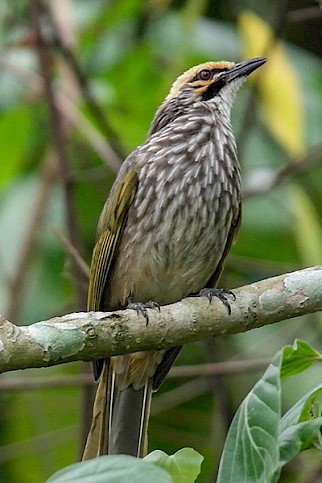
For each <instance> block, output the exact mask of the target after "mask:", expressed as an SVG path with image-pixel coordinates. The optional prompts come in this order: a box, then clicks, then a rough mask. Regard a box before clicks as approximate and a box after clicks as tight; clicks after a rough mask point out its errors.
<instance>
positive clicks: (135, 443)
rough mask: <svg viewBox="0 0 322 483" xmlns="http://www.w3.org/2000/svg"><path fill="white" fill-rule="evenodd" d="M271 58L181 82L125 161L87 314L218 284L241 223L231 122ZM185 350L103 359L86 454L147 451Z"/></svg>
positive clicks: (218, 66)
mask: <svg viewBox="0 0 322 483" xmlns="http://www.w3.org/2000/svg"><path fill="white" fill-rule="evenodd" d="M265 62H266V59H265V58H264V57H257V58H251V59H248V60H244V61H241V62H238V63H234V62H228V61H217V62H216V61H209V62H205V63H202V64H200V65H197V66H194V67H191V68H190V69H189V70H187V71H186V72H184V73H183V74H182V75H180V76H179V77H178V78H177V79H176V80H175V82H174V83H173V84H172V86H171V89H170V92H169V94H168V95H167V97H166V98H165V100H164V101H163V103H162V104H161V105H160V107H159V108H158V109H157V111H156V113H155V116H154V118H153V121H152V123H151V127H150V130H149V132H148V135H147V139H146V141H145V142H144V143H143V144H142V145H141V146H139V147H137V148H136V149H135V150H134V151H133V152H132V153H131V154H129V156H128V157H127V158H126V159H125V160H124V162H123V163H122V166H121V168H120V170H119V172H118V174H117V177H116V180H115V182H114V185H113V187H112V189H111V191H110V194H109V196H108V198H107V201H106V203H105V205H104V208H103V210H102V213H101V216H100V218H99V222H98V227H97V237H96V244H95V247H94V250H93V255H92V263H91V269H90V279H89V280H90V281H89V290H88V306H87V309H88V311H115V310H121V309H125V308H131V309H135V310H137V312H138V314H142V315H143V316H144V318H145V320H146V323H148V317H149V315H148V314H149V308H160V307H161V310H162V305H167V304H171V303H174V302H177V301H180V300H181V299H183V298H184V297H186V296H189V295H192V294H195V295H198V294H200V295H201V296H207V297H208V298H209V299H210V300H211V297H212V296H219V297H220V298H221V299H222V300H223V302H224V303H225V305H227V306H228V308H229V307H230V305H229V303H228V302H227V298H226V295H227V294H225V293H224V292H221V291H220V289H217V288H216V285H217V283H218V279H219V277H220V274H221V272H222V269H223V265H224V261H225V259H226V256H227V254H228V251H229V249H230V247H231V245H232V243H233V242H234V241H235V239H236V235H237V233H238V229H239V226H240V221H241V174H240V165H239V162H238V158H237V150H236V142H235V139H234V135H233V132H232V128H231V123H230V112H231V107H232V104H233V101H234V99H235V95H236V93H237V91H238V89H239V88H240V86H241V85H242V84H243V82H244V81H245V79H246V78H247V76H248V75H249V74H251V73H252V72H253V71H255V70H256V69H258V68H259V67H260V66H262V65H263V64H264V63H265ZM180 349H181V347H173V348H171V349H169V350H162V351H161V350H160V351H155V350H150V351H144V352H143V351H142V352H135V353H132V354H125V355H118V356H113V357H111V358H110V359H105V360H100V361H97V362H95V363H94V373H95V377H96V379H99V384H98V389H97V392H96V397H95V401H94V406H93V418H92V423H91V428H90V430H89V434H88V437H87V442H86V446H85V450H84V454H83V460H87V459H91V458H95V457H97V456H100V455H103V454H128V455H132V456H136V457H144V455H145V454H146V452H147V426H148V420H149V412H150V405H151V395H152V392H153V391H155V390H157V389H158V387H159V386H160V384H161V383H162V381H163V379H164V377H165V375H166V374H167V372H168V370H169V369H170V367H171V365H172V364H173V362H174V360H175V358H176V357H177V355H178V353H179V351H180Z"/></svg>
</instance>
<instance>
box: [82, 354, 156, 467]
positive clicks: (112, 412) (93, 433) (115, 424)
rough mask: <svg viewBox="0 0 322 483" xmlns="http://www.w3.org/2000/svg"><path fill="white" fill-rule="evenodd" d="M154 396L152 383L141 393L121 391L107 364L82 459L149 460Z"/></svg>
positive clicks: (97, 394) (142, 389)
mask: <svg viewBox="0 0 322 483" xmlns="http://www.w3.org/2000/svg"><path fill="white" fill-rule="evenodd" d="M151 396H152V381H151V380H150V381H149V382H147V383H146V384H145V385H144V386H143V387H142V388H141V389H139V390H136V389H134V388H133V386H129V387H127V388H126V389H122V390H119V389H117V387H116V385H115V373H114V371H113V369H112V368H111V367H109V364H108V362H106V363H105V364H104V367H103V370H102V373H101V376H100V380H99V385H98V388H97V392H96V397H95V401H94V407H93V419H92V424H91V428H90V430H89V433H88V436H87V441H86V446H85V450H84V454H83V458H82V459H83V460H88V459H91V458H96V456H101V455H104V454H129V455H133V456H137V457H143V456H145V454H146V452H147V426H148V421H149V415H150V406H151Z"/></svg>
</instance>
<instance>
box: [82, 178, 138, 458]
mask: <svg viewBox="0 0 322 483" xmlns="http://www.w3.org/2000/svg"><path fill="white" fill-rule="evenodd" d="M137 182H138V181H137V174H136V171H135V170H132V171H130V170H128V171H126V172H125V173H124V174H123V175H122V176H121V178H120V180H119V182H118V183H117V184H116V185H115V188H114V189H113V191H112V192H111V194H110V197H109V198H108V200H107V202H106V204H105V206H104V209H103V211H102V214H101V217H100V221H99V224H98V229H97V242H96V245H95V248H94V251H93V257H92V264H91V271H90V282H89V289H88V300H87V309H88V310H101V309H102V308H103V304H102V298H103V296H104V292H105V287H106V283H107V282H108V279H109V277H110V271H111V269H112V264H113V260H114V258H115V254H116V250H117V246H118V244H119V242H120V240H121V238H122V233H123V230H124V226H125V224H126V220H127V215H128V210H129V207H130V206H131V203H132V201H133V198H134V195H135V191H136V188H137ZM102 362H103V363H102ZM93 368H94V374H95V378H96V379H97V378H98V376H99V375H100V373H101V372H102V371H103V372H102V374H101V378H100V382H99V386H98V389H97V392H96V397H95V402H94V407H93V418H92V424H91V428H90V431H89V434H88V437H87V443H86V447H85V450H84V454H83V460H87V459H90V458H95V457H96V456H98V455H101V454H104V452H105V446H106V423H107V421H106V418H107V417H108V413H107V411H108V409H109V408H108V407H107V406H108V401H109V398H110V394H109V390H110V389H109V387H110V386H109V385H108V374H109V371H108V361H107V360H106V361H97V362H95V363H94V367H93Z"/></svg>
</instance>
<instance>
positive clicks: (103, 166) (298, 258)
mask: <svg viewBox="0 0 322 483" xmlns="http://www.w3.org/2000/svg"><path fill="white" fill-rule="evenodd" d="M43 4H44V5H45V7H46V8H45V12H44V15H43V16H42V23H43V27H44V31H45V32H46V34H47V35H48V39H49V40H50V39H53V40H55V36H57V32H59V36H60V37H61V38H62V40H63V43H65V44H66V45H68V46H69V48H70V49H71V51H72V52H73V53H74V56H75V58H76V61H77V63H78V65H79V66H80V68H81V70H82V72H83V73H84V75H85V78H86V79H87V82H88V83H89V86H90V91H91V93H92V95H93V97H94V99H95V100H96V102H97V104H98V106H99V107H100V108H101V109H102V111H103V112H104V114H105V116H106V118H107V120H108V122H109V124H110V126H111V127H112V128H113V131H115V133H116V134H115V135H114V139H113V136H112V137H109V138H108V139H107V141H108V142H109V143H110V145H111V146H115V140H117V141H118V144H119V145H120V146H121V147H122V148H121V149H122V150H123V151H124V156H125V155H126V154H128V153H129V152H130V151H131V150H133V149H134V148H135V147H136V146H137V145H138V144H140V143H142V142H143V141H144V139H145V136H146V133H147V131H148V128H149V123H150V122H151V119H152V117H153V114H154V112H155V110H156V108H157V106H158V105H159V104H160V102H162V100H163V98H164V97H165V95H166V94H167V92H168V89H169V86H170V84H171V82H172V81H173V80H174V79H175V78H176V76H177V75H178V74H180V73H181V72H182V71H183V70H184V69H187V68H188V67H190V66H191V65H193V64H196V63H199V62H203V61H205V60H216V59H218V60H220V59H223V58H224V59H227V60H239V59H243V58H247V57H250V56H253V55H265V56H267V57H268V59H269V62H268V63H267V64H266V66H265V67H263V68H262V69H261V72H258V76H257V78H255V79H254V82H249V83H246V84H245V86H244V87H243V88H242V90H241V92H240V95H239V96H238V99H237V100H236V103H235V106H234V109H233V115H232V123H233V128H234V132H235V135H236V139H237V141H238V147H239V153H240V161H241V163H242V167H243V180H244V188H245V191H246V192H247V190H254V191H255V192H256V190H260V189H261V188H262V187H263V186H264V187H265V186H266V184H267V182H269V180H270V179H271V177H272V175H274V173H275V172H276V170H278V169H280V168H281V167H282V166H284V165H285V164H286V163H292V162H294V166H295V167H296V163H297V162H298V159H299V158H297V157H296V156H298V155H299V154H301V155H303V156H304V157H305V156H306V155H307V157H306V158H304V160H305V162H303V166H302V168H303V169H302V174H301V175H299V174H297V175H296V176H292V169H290V170H289V172H290V173H291V176H289V177H288V178H287V179H285V181H284V182H283V183H281V184H280V185H279V186H278V187H275V188H272V189H268V190H267V191H266V192H264V194H262V195H261V196H259V195H258V194H257V195H253V196H252V197H250V198H249V199H247V202H245V204H244V215H243V223H242V228H241V231H240V235H239V238H238V241H237V243H236V244H235V246H234V247H233V249H232V251H231V254H230V256H229V258H228V261H227V264H226V270H225V273H224V276H223V278H222V281H221V284H222V285H223V286H229V287H236V286H239V285H243V284H247V283H250V282H252V281H254V280H257V279H260V278H265V277H269V276H273V275H274V274H280V273H284V272H286V271H291V270H296V269H298V268H301V267H304V266H307V265H310V264H312V263H315V264H317V263H321V262H320V260H321V259H322V245H321V218H322V203H321V198H322V188H321V187H322V168H321V160H322V154H321V155H320V156H316V155H315V161H314V162H312V159H311V157H310V152H311V151H310V150H311V149H312V148H314V147H315V146H318V145H319V144H320V143H321V132H322V109H321V107H322V106H321V104H322V102H321V98H322V70H321V60H320V58H319V53H320V49H321V46H320V37H319V25H320V22H321V13H320V10H319V8H318V4H317V2H308V1H304V0H302V1H300V0H297V1H292V2H289V3H288V2H286V1H282V2H281V1H279V0H275V1H273V2H270V1H268V0H264V1H262V2H257V1H255V0H241V1H239V2H233V1H224V0H219V1H217V2H211V1H210V0H202V1H198V0H174V1H170V0H148V1H143V0H123V1H122V2H121V1H112V0H109V1H103V0H92V1H91V2H88V1H85V0H64V1H63V0H61V1H60V2H54V0H51V1H47V2H43ZM0 18H1V26H2V27H1V31H0V44H1V54H0V65H1V76H0V93H1V95H0V146H1V160H2V162H1V170H0V196H1V197H0V206H1V210H0V232H1V234H2V236H1V243H0V312H1V313H2V315H3V316H5V317H8V318H10V320H12V321H13V322H16V323H21V324H27V323H32V322H35V321H37V320H44V319H46V318H49V317H51V316H53V315H56V314H63V313H66V312H69V311H73V310H77V309H78V307H79V305H77V297H76V293H75V288H74V283H73V273H72V270H71V263H70V261H69V257H68V255H66V251H65V249H64V247H63V246H62V244H61V242H60V241H59V240H58V239H57V237H56V235H55V234H54V233H53V231H52V228H51V227H52V225H54V226H55V227H56V229H58V230H59V231H60V232H62V233H63V234H65V236H67V238H68V237H69V234H68V230H67V228H66V207H65V202H64V196H63V190H62V185H61V180H60V177H59V174H58V170H57V163H56V158H55V154H54V152H55V151H54V146H53V140H52V133H51V126H50V121H49V111H48V103H47V100H46V98H45V96H44V94H43V90H42V84H41V78H40V77H39V73H40V70H39V66H38V58H37V53H36V49H35V41H34V35H33V31H32V29H31V26H30V25H31V24H30V11H29V5H28V2H10V1H9V0H0ZM52 43H53V44H54V45H53V46H52V47H48V49H49V51H50V55H51V76H52V80H53V87H54V89H55V93H56V95H57V96H61V95H62V94H63V95H65V96H67V97H68V98H69V99H70V100H71V101H72V103H73V104H74V105H75V106H76V122H74V123H72V124H71V123H70V117H69V118H67V117H66V116H64V131H65V136H66V145H65V148H66V153H67V159H68V163H69V169H70V174H71V176H72V179H73V189H74V194H75V199H76V206H77V212H76V216H77V223H78V227H79V231H80V238H81V241H82V254H83V256H84V258H85V259H86V260H87V261H88V262H89V261H90V256H91V250H92V247H93V243H94V237H95V228H96V223H97V219H98V216H99V213H100V210H101V208H102V205H103V203H104V201H105V198H106V196H107V194H108V191H109V189H110V186H111V184H112V182H113V179H114V175H115V173H114V171H113V169H111V168H110V167H109V165H108V156H106V157H105V160H102V156H101V155H100V152H99V151H98V150H97V149H96V148H95V142H94V137H95V134H100V133H101V134H103V135H104V137H105V138H106V135H105V132H104V129H103V126H102V123H101V122H100V121H99V119H98V117H97V116H95V114H93V111H92V110H91V109H90V106H89V105H88V103H86V102H85V100H84V96H83V94H82V93H81V92H80V90H79V88H78V82H77V80H76V79H75V75H74V73H73V71H72V69H71V68H70V62H69V60H68V58H67V57H66V55H64V52H62V49H61V48H60V46H59V44H58V45H57V44H55V42H52ZM63 104H64V106H63V107H64V109H65V110H64V111H63V112H64V113H66V112H67V108H68V104H67V103H66V102H63ZM77 113H78V115H77ZM81 115H83V116H85V117H86V119H87V120H88V122H90V125H91V126H92V130H89V129H86V128H85V129H84V128H83V129H82V128H81V121H80V119H81ZM65 117H66V118H65ZM93 133H94V134H93ZM320 145H321V144H320ZM294 171H295V169H294ZM84 283H85V282H84ZM321 329H322V328H321V318H320V317H319V316H318V315H312V316H307V317H302V318H298V319H296V320H293V321H289V322H285V323H282V324H279V325H277V326H269V327H264V328H262V329H258V330H256V331H253V332H250V333H245V334H238V335H236V336H234V337H222V338H220V340H219V339H218V340H216V341H210V342H209V344H196V345H193V346H188V347H186V348H185V350H184V351H183V352H182V354H181V355H180V359H179V361H178V363H179V364H195V363H196V364H197V363H202V362H216V361H218V360H227V361H228V360H238V359H251V358H257V357H260V358H262V357H266V356H267V357H271V356H272V354H274V353H275V352H276V351H277V350H279V349H280V348H281V347H282V346H284V345H286V344H288V343H293V340H294V339H295V338H296V337H299V338H302V339H304V340H307V341H308V342H310V343H312V344H313V345H314V346H315V347H316V348H317V349H320V350H321ZM83 370H84V366H83V364H69V365H67V366H64V367H63V366H61V367H55V368H50V369H42V370H37V371H35V370H27V371H24V373H23V376H25V377H31V376H32V377H34V378H42V379H48V381H50V378H51V377H54V376H60V377H62V379H63V377H64V376H66V375H70V376H73V375H77V374H80V373H82V372H83ZM308 374H309V377H308V375H307V374H306V376H305V377H302V376H301V375H299V376H296V378H297V379H296V381H297V383H296V384H294V381H293V382H288V381H286V382H285V383H283V385H285V389H284V390H283V393H284V394H285V398H284V402H283V404H284V405H285V407H286V408H287V407H290V405H291V404H292V403H294V401H295V400H297V399H299V397H300V396H301V395H303V394H305V393H306V392H307V391H309V390H310V388H311V387H312V386H313V385H314V384H317V383H318V382H319V381H320V377H319V373H318V371H317V370H316V369H310V371H309V372H308ZM258 375H259V374H258V373H257V374H253V373H248V374H237V375H229V376H227V375H226V376H224V377H218V376H216V377H213V378H208V380H206V382H207V383H206V384H200V382H203V380H201V381H200V380H196V381H195V388H196V389H195V391H191V385H189V384H188V383H187V384H186V383H183V382H182V381H179V380H172V379H169V380H168V381H166V382H165V384H164V385H163V387H162V388H161V390H160V391H159V394H157V395H156V396H155V400H156V406H157V409H158V410H157V411H155V415H154V416H153V417H152V420H151V424H150V449H151V450H152V449H155V448H160V449H163V450H164V451H166V452H167V453H170V454H171V453H174V452H175V451H177V450H178V449H179V448H181V447H189V446H190V447H193V448H195V449H196V450H197V451H198V452H200V453H201V454H202V455H204V456H205V461H204V463H203V465H202V473H201V476H200V477H199V479H198V481H200V482H207V481H214V475H215V474H216V471H217V466H218V461H219V457H220V453H221V450H222V447H223V441H224V436H225V434H226V432H227V426H228V422H229V420H230V419H231V417H232V415H233V412H234V411H235V410H236V408H237V407H238V406H239V404H240V402H241V400H242V399H243V397H244V396H245V395H246V393H247V392H248V390H249V389H250V388H251V387H252V386H253V385H254V383H255V381H256V379H257V378H258ZM21 377H22V374H21V373H13V374H6V375H3V376H2V378H3V379H9V378H10V380H11V379H16V378H19V379H20V378H21ZM189 382H190V381H189ZM283 387H284V386H283ZM198 388H199V389H198ZM167 391H169V394H168V395H167V396H168V397H167V398H166V399H162V397H163V396H164V395H165V393H166V392H167ZM87 397H88V396H87ZM158 398H160V403H159V404H158ZM83 401H84V391H83V389H82V388H80V387H77V388H76V387H70V388H64V387H63V386H62V388H54V389H53V388H48V389H37V390H35V389H32V388H29V389H25V390H21V391H7V392H2V394H1V396H0V414H1V418H0V429H1V431H0V435H1V436H0V444H1V446H2V449H1V452H0V463H1V466H0V480H1V481H4V482H9V483H11V482H12V483H16V482H17V483H18V482H19V483H24V482H30V481H33V482H34V483H38V482H42V481H44V479H45V478H47V477H48V476H49V475H50V474H52V473H53V472H54V471H57V470H58V469H60V468H62V467H64V466H66V465H68V464H72V463H73V462H75V461H77V460H78V458H79V455H80V451H81V434H82V432H83V422H84V414H83ZM319 464H320V455H318V454H317V452H314V450H310V451H307V452H306V453H304V454H303V455H301V456H300V457H298V458H297V459H296V460H295V461H294V462H292V463H290V464H289V465H287V466H286V467H285V469H284V470H283V472H282V476H281V481H285V482H288V481H292V482H304V481H313V479H312V480H310V478H313V475H314V472H316V471H317V468H318V465H319Z"/></svg>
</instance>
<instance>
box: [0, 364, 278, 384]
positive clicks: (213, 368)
mask: <svg viewBox="0 0 322 483" xmlns="http://www.w3.org/2000/svg"><path fill="white" fill-rule="evenodd" d="M269 362H270V359H254V360H246V361H228V362H215V363H209V364H196V365H188V366H175V367H172V368H171V369H170V371H169V373H168V375H167V378H168V379H185V378H191V377H198V376H211V375H214V374H242V373H245V372H246V373H247V374H248V373H250V372H258V371H261V370H263V369H265V368H266V367H267V366H268V364H269ZM94 384H95V382H94V378H93V375H92V374H79V375H76V376H59V377H55V376H50V377H48V376H46V377H14V378H13V377H10V376H9V377H6V378H3V379H1V380H0V390H2V389H3V390H11V391H29V390H33V389H57V388H65V387H79V386H87V385H90V386H91V385H94Z"/></svg>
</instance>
